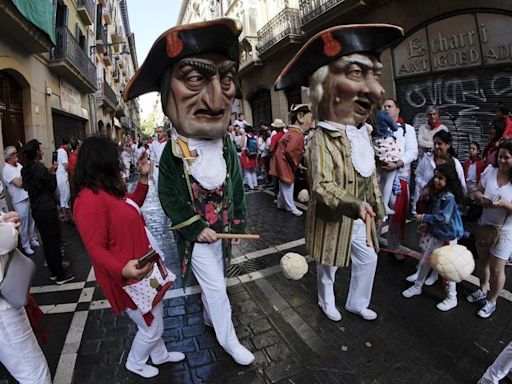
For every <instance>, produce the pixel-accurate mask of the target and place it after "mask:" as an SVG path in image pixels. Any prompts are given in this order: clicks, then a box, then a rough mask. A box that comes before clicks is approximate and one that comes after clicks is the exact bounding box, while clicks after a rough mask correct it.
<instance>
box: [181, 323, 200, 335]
mask: <svg viewBox="0 0 512 384" xmlns="http://www.w3.org/2000/svg"><path fill="white" fill-rule="evenodd" d="M205 327H206V326H205V325H204V324H198V325H190V326H188V327H183V328H182V329H181V331H182V332H183V336H184V337H185V338H187V337H193V336H200V335H203V334H204V332H205Z"/></svg>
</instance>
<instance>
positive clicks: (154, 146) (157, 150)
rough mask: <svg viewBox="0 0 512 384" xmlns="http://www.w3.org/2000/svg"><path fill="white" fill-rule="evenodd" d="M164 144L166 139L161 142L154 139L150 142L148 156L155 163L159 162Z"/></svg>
mask: <svg viewBox="0 0 512 384" xmlns="http://www.w3.org/2000/svg"><path fill="white" fill-rule="evenodd" d="M166 144H167V140H165V141H162V142H160V141H158V140H155V141H153V143H151V147H150V148H149V158H150V159H151V160H152V161H154V162H155V165H158V163H159V162H160V158H161V157H162V152H163V151H164V148H165V145H166Z"/></svg>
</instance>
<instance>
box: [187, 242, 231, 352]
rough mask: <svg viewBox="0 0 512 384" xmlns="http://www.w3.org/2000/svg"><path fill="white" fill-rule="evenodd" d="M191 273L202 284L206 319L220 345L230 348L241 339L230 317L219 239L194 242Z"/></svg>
mask: <svg viewBox="0 0 512 384" xmlns="http://www.w3.org/2000/svg"><path fill="white" fill-rule="evenodd" d="M192 272H193V273H194V276H195V277H196V279H197V282H198V283H199V285H200V286H201V299H202V301H203V306H204V310H205V317H206V318H205V320H206V321H211V324H212V325H213V329H214V330H215V336H216V337H217V341H218V342H219V344H220V345H221V347H222V348H224V349H226V350H228V351H230V350H231V349H232V348H233V347H235V346H237V345H238V344H239V343H240V342H239V341H238V337H237V336H236V332H235V327H234V326H233V321H232V320H231V304H230V302H229V298H228V293H227V289H226V279H225V277H224V260H223V258H222V241H221V240H217V241H216V242H214V243H212V244H206V243H195V245H194V250H193V251H192Z"/></svg>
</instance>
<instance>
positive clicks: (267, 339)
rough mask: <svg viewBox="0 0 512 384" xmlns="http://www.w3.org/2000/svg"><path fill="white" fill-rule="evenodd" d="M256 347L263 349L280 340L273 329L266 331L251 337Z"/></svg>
mask: <svg viewBox="0 0 512 384" xmlns="http://www.w3.org/2000/svg"><path fill="white" fill-rule="evenodd" d="M252 340H253V342H254V346H255V347H256V349H258V350H259V349H263V348H265V347H269V346H271V345H272V344H276V343H278V342H279V341H280V337H279V335H278V334H277V333H276V332H275V331H268V332H265V333H262V334H260V335H256V336H254V337H253V338H252Z"/></svg>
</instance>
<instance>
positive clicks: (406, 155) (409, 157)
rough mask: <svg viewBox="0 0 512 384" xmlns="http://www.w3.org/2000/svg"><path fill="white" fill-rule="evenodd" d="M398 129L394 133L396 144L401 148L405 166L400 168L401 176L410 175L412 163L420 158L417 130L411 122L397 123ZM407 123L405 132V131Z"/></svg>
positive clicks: (401, 157) (401, 158)
mask: <svg viewBox="0 0 512 384" xmlns="http://www.w3.org/2000/svg"><path fill="white" fill-rule="evenodd" d="M397 125H398V130H397V131H396V132H395V133H394V135H395V138H396V144H397V145H398V148H400V151H401V156H400V160H401V161H402V162H403V163H404V166H403V167H402V168H400V169H399V170H398V174H399V175H401V176H409V175H410V174H411V163H412V162H413V161H414V160H416V159H417V158H418V140H417V139H416V131H415V130H414V127H413V126H412V125H409V124H406V123H405V124H400V123H397ZM404 125H405V132H404Z"/></svg>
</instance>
